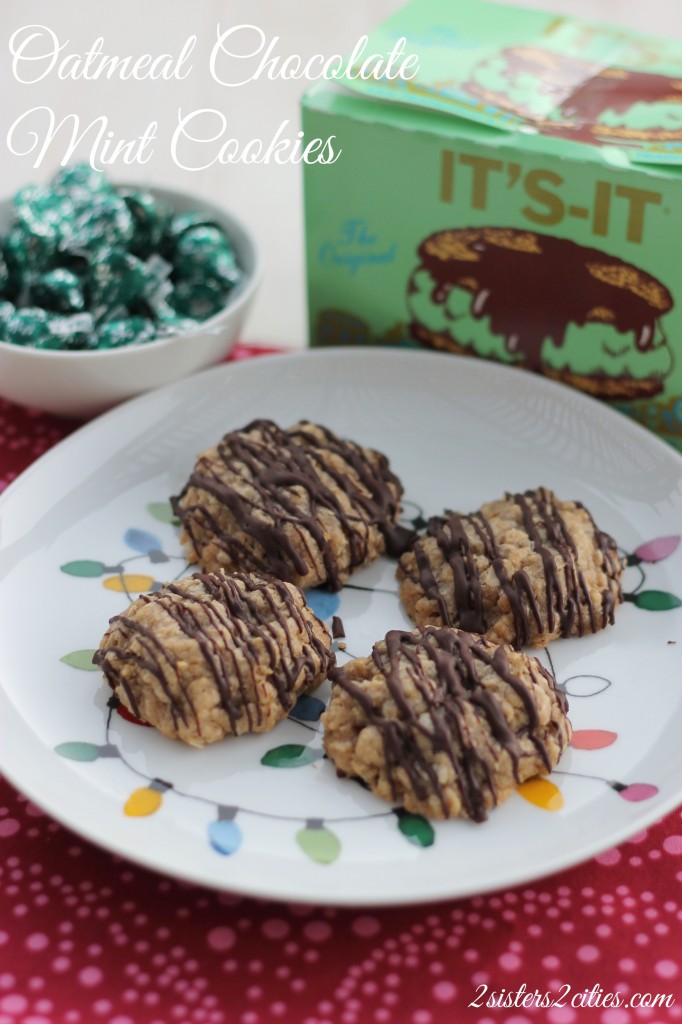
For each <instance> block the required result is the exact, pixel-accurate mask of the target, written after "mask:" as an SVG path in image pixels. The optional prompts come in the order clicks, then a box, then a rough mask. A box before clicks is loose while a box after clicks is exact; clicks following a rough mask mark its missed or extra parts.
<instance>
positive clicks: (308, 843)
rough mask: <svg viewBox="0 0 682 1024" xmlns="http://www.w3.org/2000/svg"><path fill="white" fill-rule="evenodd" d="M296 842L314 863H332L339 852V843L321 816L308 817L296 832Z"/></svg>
mask: <svg viewBox="0 0 682 1024" xmlns="http://www.w3.org/2000/svg"><path fill="white" fill-rule="evenodd" d="M296 842H297V843H298V845H299V846H300V847H301V849H302V850H303V852H304V853H305V854H306V856H308V857H310V859H311V860H312V861H315V863H316V864H332V863H333V862H334V861H335V860H336V858H337V857H338V856H339V854H340V853H341V843H340V841H339V839H338V837H337V836H335V835H334V833H333V832H332V831H331V830H330V829H328V828H327V827H326V826H325V824H324V821H323V820H322V818H309V819H308V820H307V821H306V823H305V828H302V829H301V830H300V831H299V832H297V833H296Z"/></svg>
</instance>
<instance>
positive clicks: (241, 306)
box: [0, 188, 261, 417]
mask: <svg viewBox="0 0 682 1024" xmlns="http://www.w3.org/2000/svg"><path fill="white" fill-rule="evenodd" d="M147 191H149V192H151V193H152V195H153V196H155V197H156V198H158V199H160V200H162V201H163V202H165V203H167V204H168V205H169V206H170V207H171V209H172V210H173V211H174V212H175V213H190V212H195V211H196V212H200V213H207V214H209V215H210V217H211V218H212V219H213V220H215V222H216V224H218V225H219V226H220V227H221V228H223V230H224V231H226V232H227V234H228V236H229V238H230V240H231V242H232V243H233V245H234V249H235V252H236V255H237V262H238V263H239V266H240V267H241V269H242V271H243V278H242V280H241V281H240V283H239V284H238V285H237V286H236V287H235V288H234V289H233V290H232V292H231V293H230V296H229V298H228V300H227V304H226V306H225V308H224V309H223V310H221V312H220V313H217V314H216V315H215V316H212V317H211V318H210V319H208V320H205V321H203V322H202V323H201V324H200V325H199V326H198V327H197V329H196V330H194V331H192V332H189V333H184V334H178V335H173V336H171V337H169V338H160V339H159V340H158V341H150V342H147V343H146V344H144V345H133V346H130V347H127V348H126V347H124V348H119V349H104V350H102V351H97V350H95V351H92V352H85V351H80V352H58V351H52V350H50V349H34V348H23V347H21V346H19V345H12V344H9V343H7V342H4V341H0V397H3V398H7V399H9V400H10V401H12V402H18V403H19V404H20V405H29V406H32V407H33V408H36V409H43V410H44V411H45V412H51V413H56V414H57V415H58V416H78V417H85V416H93V415H95V414H96V413H99V412H102V411H103V410H104V409H108V408H110V407H111V406H113V405H116V404H118V403H119V402H122V401H124V400H125V399H127V398H132V397H133V395H139V394H141V393H142V392H144V391H150V390H152V388H157V387H161V386H162V385H164V384H171V383H172V382H173V381H176V380H180V378H181V377H186V376H188V374H190V373H194V372H195V370H201V369H203V368H204V367H206V366H212V365H213V364H214V363H218V362H220V360H221V359H223V358H224V357H225V356H226V355H227V354H228V353H229V351H230V349H231V348H232V347H233V345H234V344H235V342H236V340H237V338H238V335H239V332H240V331H241V329H242V326H243V324H244V321H245V319H246V316H247V313H248V312H249V309H250V307H251V303H252V302H253V298H254V295H255V293H256V290H257V288H258V284H259V282H260V277H261V262H260V257H259V254H258V250H257V248H256V243H255V240H254V238H253V235H252V234H251V232H250V231H249V230H248V228H246V227H245V226H244V224H242V222H241V221H240V220H238V219H237V218H236V217H235V216H234V215H233V214H231V213H228V212H227V211H226V210H223V209H222V208H221V207H219V206H215V205H214V204H213V203H209V202H206V200H204V199H200V198H199V197H197V196H192V195H188V194H187V193H184V192H175V191H173V190H171V189H163V188H148V189H147ZM11 216H12V202H11V200H9V199H7V200H3V201H0V235H5V234H6V233H7V231H8V228H9V225H10V220H11Z"/></svg>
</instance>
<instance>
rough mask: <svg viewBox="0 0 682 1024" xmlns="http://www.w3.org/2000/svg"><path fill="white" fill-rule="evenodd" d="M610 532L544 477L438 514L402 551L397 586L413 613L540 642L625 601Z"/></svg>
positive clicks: (591, 625)
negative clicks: (467, 510) (476, 505)
mask: <svg viewBox="0 0 682 1024" xmlns="http://www.w3.org/2000/svg"><path fill="white" fill-rule="evenodd" d="M622 570H623V562H622V559H621V558H620V556H619V554H618V551H617V548H616V544H615V541H614V540H613V538H611V537H610V536H609V535H608V534H606V533H604V532H603V531H602V530H600V529H599V527H598V526H597V525H596V523H595V522H594V520H593V518H592V516H591V515H590V513H589V512H588V511H587V509H586V508H585V507H584V506H583V505H581V504H580V502H577V501H560V500H559V499H558V498H557V497H556V495H554V494H553V493H552V491H550V490H548V489H547V488H544V487H539V488H537V489H536V490H531V491H525V492H524V493H523V494H509V495H507V496H505V497H504V498H502V499H501V500H499V501H492V502H489V503H488V504H485V505H483V506H482V507H481V508H480V509H479V510H478V511H477V512H473V513H471V514H469V515H462V514H460V513H458V512H451V511H446V512H445V513H444V515H442V516H434V517H433V518H432V519H431V520H429V523H428V525H427V530H426V533H425V534H424V535H422V536H420V537H418V538H417V539H416V540H415V542H414V543H413V545H412V548H411V550H409V551H408V552H406V553H405V554H404V555H403V556H402V558H401V559H400V563H399V567H398V579H399V581H400V596H401V598H402V601H403V604H404V605H405V608H406V610H407V612H408V614H409V615H410V617H411V618H412V619H413V621H414V622H415V623H416V624H417V625H419V626H423V625H426V624H434V625H451V626H457V627H460V628H462V629H465V630H469V631H471V632H475V633H483V634H485V635H486V636H488V637H489V638H490V639H492V640H494V641H495V642H497V643H511V644H514V646H516V647H522V646H524V645H532V646H538V647H542V646H545V645H546V644H547V643H549V641H550V640H553V639H556V638H558V637H569V636H583V635H584V634H587V633H596V632H597V631H598V630H600V629H604V628H605V627H606V626H607V625H609V624H610V623H613V621H614V614H615V609H616V607H617V605H618V604H619V603H620V602H621V601H622V592H621V586H620V577H621V573H622Z"/></svg>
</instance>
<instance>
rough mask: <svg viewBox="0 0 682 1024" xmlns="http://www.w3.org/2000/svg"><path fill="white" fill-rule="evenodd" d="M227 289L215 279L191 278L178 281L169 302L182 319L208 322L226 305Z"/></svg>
mask: <svg viewBox="0 0 682 1024" xmlns="http://www.w3.org/2000/svg"><path fill="white" fill-rule="evenodd" d="M225 298H226V295H225V289H224V288H223V286H222V285H221V284H220V283H219V282H218V281H216V280H215V279H214V278H210V277H208V278H202V277H189V278H183V279H182V280H181V281H177V282H176V285H175V288H174V290H173V292H172V294H171V295H170V296H169V300H168V301H169V302H170V304H171V305H172V307H173V309H174V310H175V311H176V313H178V314H179V315H180V316H182V317H190V318H191V319H192V320H207V319H208V318H209V317H211V316H215V314H216V313H219V312H220V310H221V309H222V308H223V307H224V305H225Z"/></svg>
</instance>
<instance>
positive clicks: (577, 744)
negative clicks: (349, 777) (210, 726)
mask: <svg viewBox="0 0 682 1024" xmlns="http://www.w3.org/2000/svg"><path fill="white" fill-rule="evenodd" d="M405 508H406V510H409V512H410V513H411V518H410V519H407V520H405V525H410V526H413V527H414V526H416V527H422V526H423V525H425V519H424V515H423V510H422V509H421V508H420V507H419V506H417V505H416V504H415V503H414V502H405ZM146 511H147V513H148V514H149V515H151V516H152V517H154V518H155V519H157V520H159V521H160V522H163V523H166V524H173V525H175V521H174V520H173V516H172V511H171V509H170V505H169V504H168V503H164V502H161V501H156V502H151V503H149V504H148V505H147V506H146ZM123 540H124V543H125V544H126V545H127V546H128V547H129V548H131V549H132V550H134V551H135V552H136V554H135V555H132V556H128V557H127V558H122V559H121V560H120V561H119V562H118V563H117V564H116V565H113V566H108V565H106V564H105V563H104V562H101V561H97V560H92V559H77V560H74V561H71V562H67V563H65V564H64V565H62V566H60V568H61V571H62V572H64V573H67V574H68V575H70V576H79V577H82V578H84V579H89V580H91V579H99V580H100V581H101V583H102V585H103V586H104V587H105V588H106V589H108V590H113V591H116V592H119V593H122V594H125V596H126V598H127V599H128V601H132V600H133V595H136V594H139V593H141V592H145V591H149V592H152V593H153V592H155V591H156V590H158V589H159V588H160V587H161V585H162V583H161V582H160V581H159V580H156V579H155V578H154V577H152V576H148V575H145V574H141V573H134V572H133V573H131V572H129V571H128V568H127V566H129V565H130V564H131V563H133V562H136V561H140V560H141V559H147V560H148V561H149V562H150V563H152V564H156V565H158V564H164V565H166V564H168V565H170V564H177V563H182V568H181V570H180V572H179V573H178V574H177V576H176V577H175V578H176V579H177V578H179V576H182V575H183V574H185V573H186V572H189V571H191V569H192V567H191V566H189V565H187V564H186V562H185V560H184V558H183V557H182V556H181V555H170V554H167V553H166V552H165V551H164V550H163V544H162V541H161V540H160V539H159V537H158V536H157V535H156V534H154V533H150V532H149V531H148V530H146V529H139V528H136V527H131V528H130V529H128V530H126V532H125V534H124V537H123ZM679 543H680V537H679V536H668V537H660V538H656V539H654V540H651V541H647V542H645V543H643V544H640V545H639V546H638V547H637V549H636V550H635V551H634V552H633V553H632V554H626V555H625V558H626V564H627V566H628V567H636V568H637V569H638V572H639V579H638V581H637V584H636V586H635V587H634V589H633V590H631V591H628V592H626V593H625V594H624V597H625V600H626V601H629V602H632V603H633V604H634V605H635V606H636V607H638V608H641V609H644V610H646V611H669V610H671V609H674V608H679V607H680V606H682V601H680V600H679V598H677V597H676V596H675V595H673V594H670V593H667V592H664V591H658V590H643V589H642V588H643V587H644V585H645V583H646V572H645V570H644V568H643V566H644V565H647V564H655V563H657V562H660V561H662V560H664V559H665V558H668V557H669V556H670V555H672V554H673V553H674V552H675V551H676V550H677V548H678V546H679ZM345 589H347V590H351V591H352V590H360V591H362V590H366V591H373V590H374V589H375V588H365V587H363V586H361V585H358V584H357V583H350V584H348V585H347V587H346V588H345ZM376 590H377V592H379V593H388V594H392V595H394V596H396V597H397V593H396V592H395V591H390V590H388V589H387V588H376ZM306 596H307V600H308V604H309V606H310V607H311V608H312V610H313V611H314V612H315V614H316V615H317V616H318V617H319V618H320V619H322V620H323V621H324V622H326V623H327V625H328V626H329V628H330V631H331V623H332V620H333V619H334V617H335V616H337V613H338V612H340V611H342V607H343V592H341V593H340V594H339V593H332V592H330V591H327V590H324V589H321V588H317V589H313V590H309V591H308V592H307V595H306ZM333 649H334V651H335V653H336V655H337V658H339V659H340V660H341V661H343V660H344V658H345V659H346V660H348V659H349V658H350V657H352V654H351V653H350V651H349V650H348V645H347V643H345V638H344V642H342V646H340V641H338V640H334V641H333ZM93 654H94V651H93V650H89V649H82V650H78V651H71V652H70V653H69V654H66V655H63V656H62V658H61V661H62V662H64V663H65V664H67V665H70V666H71V667H72V668H75V669H80V670H86V671H89V670H91V669H92V668H93V665H92V655H93ZM544 654H545V656H546V658H547V660H548V662H549V666H550V668H551V669H552V671H553V672H554V665H553V662H552V656H551V651H550V649H549V648H547V649H546V650H545V652H544ZM557 681H558V683H559V687H560V689H562V690H563V691H564V692H565V693H566V694H567V695H568V696H569V697H571V698H580V697H590V696H597V695H598V694H601V693H603V692H604V691H605V690H607V689H608V688H609V687H610V686H611V685H612V682H611V680H610V679H607V678H605V677H604V676H591V675H587V674H584V673H583V674H581V675H574V676H570V677H569V678H568V679H566V680H564V681H563V682H562V681H561V679H557ZM325 707H326V703H325V701H324V700H321V699H320V698H319V697H316V696H313V695H310V694H306V695H303V696H301V697H299V699H298V701H297V703H296V705H295V707H294V708H293V710H292V711H291V713H290V715H289V721H290V722H292V723H295V724H297V725H299V726H301V727H302V728H304V729H308V730H310V731H312V732H313V733H314V734H315V735H316V737H317V741H316V745H313V744H312V743H310V742H301V743H284V744H280V745H278V746H273V747H271V748H269V749H268V750H267V751H266V752H265V753H264V754H263V755H262V756H261V757H260V764H261V766H263V767H265V768H276V769H299V768H305V767H307V766H310V765H314V764H315V762H317V761H320V760H322V759H323V758H324V756H325V755H324V751H323V749H322V747H321V745H320V743H319V736H320V732H321V730H320V728H319V727H317V726H315V724H314V723H316V722H319V719H320V717H321V715H322V713H323V711H324V710H325ZM115 712H118V713H119V715H121V717H123V718H124V719H125V720H127V721H128V722H130V723H132V724H134V725H142V726H144V725H146V723H144V722H140V721H139V720H137V719H135V717H134V716H133V715H132V714H131V713H130V712H129V711H127V709H126V708H125V707H124V706H123V705H122V704H121V703H120V701H119V700H118V699H117V698H116V697H115V696H112V697H110V698H109V700H108V701H107V711H106V726H105V738H104V742H103V743H101V744H99V745H98V744H96V743H93V742H91V741H89V740H81V741H74V740H69V741H66V742H64V743H60V744H58V745H57V746H56V747H55V750H56V752H57V753H58V754H59V755H60V756H61V757H65V758H67V759H69V760H73V761H81V762H85V761H95V760H97V759H99V758H120V759H121V760H123V761H124V763H127V762H126V759H125V756H124V754H123V753H122V752H121V750H120V749H119V747H118V746H117V745H116V744H115V742H113V739H112V736H111V720H112V715H113V714H114V713H115ZM617 739H618V733H617V732H614V731H612V730H609V729H578V730H576V731H575V733H574V736H573V740H572V743H571V746H572V747H573V749H574V750H581V751H593V750H602V749H604V748H606V747H609V746H611V745H612V744H613V743H615V742H616V741H617ZM169 742H172V741H169ZM228 742H230V741H228ZM232 742H234V741H232ZM130 767H131V770H132V771H134V772H135V774H137V775H139V772H137V771H136V770H135V769H133V768H132V766H130ZM555 774H556V775H571V776H573V777H574V778H581V779H587V780H591V781H599V782H603V783H606V785H608V786H609V787H610V788H611V789H612V790H613V791H614V792H615V793H617V794H618V796H620V797H621V798H622V799H624V800H627V801H630V802H639V801H642V800H647V799H650V798H651V797H653V796H655V795H656V794H657V793H658V789H657V787H656V786H654V785H652V784H650V783H641V782H630V783H623V782H620V781H617V780H612V779H607V778H602V777H601V776H598V775H593V774H589V773H587V772H583V771H571V772H567V771H563V770H561V769H558V770H557V771H556V772H555ZM144 781H145V785H143V786H138V787H137V788H136V789H135V790H134V791H133V792H132V793H131V794H130V795H129V796H128V797H127V799H126V800H125V802H124V803H123V808H122V809H123V813H124V814H126V815H127V816H129V817H136V818H137V817H140V818H141V817H148V816H149V815H152V814H154V813H156V812H157V811H158V810H159V809H160V808H161V807H162V804H163V796H164V794H165V793H167V792H168V791H170V790H173V792H174V793H175V794H176V795H178V796H182V797H185V798H186V799H201V800H202V801H204V802H205V798H203V797H200V798H199V797H193V796H192V795H191V794H190V793H186V792H183V790H182V788H181V787H179V786H177V785H175V784H174V783H173V782H170V781H168V780H165V779H159V778H155V777H148V778H146V779H145V780H144ZM517 792H518V793H519V795H520V796H521V797H523V799H524V800H526V801H527V802H528V803H530V804H532V805H534V806H536V807H539V808H541V809H542V810H544V811H551V812H556V811H559V810H561V809H562V807H563V806H564V798H563V795H562V793H561V789H560V788H559V787H558V786H557V785H556V784H555V782H553V781H552V780H551V779H548V778H535V779H529V780H528V781H526V782H524V783H522V784H521V785H519V786H518V787H517ZM250 814H259V815H261V816H266V817H270V818H272V819H276V820H279V821H287V822H290V823H292V825H299V826H300V827H299V828H298V830H297V831H296V834H295V838H296V843H297V844H298V846H299V847H300V849H301V850H302V851H303V853H304V854H306V855H307V856H308V857H309V858H310V859H311V860H313V861H315V862H316V863H318V864H331V863H333V862H334V861H335V860H336V859H337V858H338V857H339V855H340V854H341V850H342V842H341V839H340V838H339V836H338V835H337V834H336V832H335V831H333V830H332V828H331V827H330V826H331V825H333V824H334V825H335V824H337V823H338V824H343V823H344V822H347V821H362V820H365V819H371V818H377V817H386V818H388V817H390V816H393V817H394V818H395V819H396V823H397V827H398V831H399V833H400V834H401V835H402V836H403V837H405V838H406V839H407V840H408V841H409V842H411V843H413V844H415V845H417V846H420V847H423V848H426V847H429V846H432V845H433V843H434V842H435V831H434V828H433V826H432V825H431V824H430V822H428V821H427V820H426V818H424V817H423V816H421V815H416V814H410V813H409V812H407V811H405V810H404V809H402V808H400V807H393V808H391V809H389V810H383V811H382V810H378V811H377V812H376V813H369V814H365V815H357V816H341V817H336V818H334V817H332V818H321V817H310V816H305V815H303V816H299V815H285V814H280V813H277V812H275V811H271V812H268V811H263V810H260V811H254V810H253V809H252V808H249V807H248V806H240V805H230V806H226V805H223V804H219V803H218V804H215V805H214V807H213V816H212V817H209V820H208V823H207V826H206V836H207V841H208V843H209V844H210V846H211V848H212V849H213V850H215V852H216V853H218V854H220V855H222V856H231V855H232V854H234V853H236V852H237V851H238V850H239V849H240V848H241V846H242V845H243V843H244V832H243V828H242V827H241V826H240V824H239V823H238V822H237V821H236V818H237V816H238V815H239V816H241V819H244V818H248V816H249V815H250Z"/></svg>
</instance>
